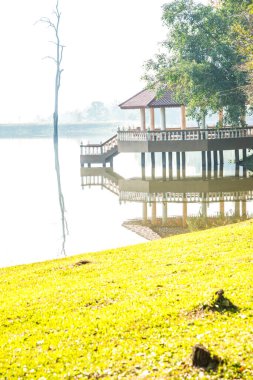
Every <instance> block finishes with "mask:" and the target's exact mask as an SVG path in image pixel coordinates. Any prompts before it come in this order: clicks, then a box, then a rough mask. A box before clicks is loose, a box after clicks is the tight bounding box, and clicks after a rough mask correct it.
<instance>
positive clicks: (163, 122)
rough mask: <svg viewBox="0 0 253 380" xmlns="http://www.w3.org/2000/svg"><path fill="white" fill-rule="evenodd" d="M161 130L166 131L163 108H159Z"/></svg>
mask: <svg viewBox="0 0 253 380" xmlns="http://www.w3.org/2000/svg"><path fill="white" fill-rule="evenodd" d="M160 110H161V129H163V130H165V129H166V115H165V107H161V108H160Z"/></svg>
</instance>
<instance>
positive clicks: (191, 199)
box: [81, 167, 253, 236]
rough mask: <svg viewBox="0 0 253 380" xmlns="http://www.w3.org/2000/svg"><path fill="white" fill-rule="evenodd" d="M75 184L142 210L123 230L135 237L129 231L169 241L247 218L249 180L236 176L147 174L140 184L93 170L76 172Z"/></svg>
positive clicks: (251, 195) (252, 184)
mask: <svg viewBox="0 0 253 380" xmlns="http://www.w3.org/2000/svg"><path fill="white" fill-rule="evenodd" d="M81 181H82V184H81V186H82V188H84V187H93V186H100V187H101V188H105V189H107V190H109V191H111V192H113V193H114V194H116V195H117V196H118V198H119V201H120V202H126V203H127V202H131V203H133V202H135V203H140V204H142V211H140V213H141V215H138V216H137V217H136V215H135V216H134V217H135V218H133V219H131V220H128V221H126V222H124V224H123V225H124V226H125V227H127V228H130V229H133V230H135V231H136V232H138V229H136V228H134V226H147V227H149V228H150V229H152V230H153V231H155V232H156V233H157V234H158V235H159V236H169V235H172V234H177V233H184V232H187V231H190V230H195V229H203V228H209V227H212V226H218V225H224V224H229V223H233V222H235V221H239V220H245V219H248V218H250V217H253V216H252V214H253V212H252V202H253V178H252V177H250V175H249V173H248V172H247V175H245V171H243V174H242V176H239V175H238V172H236V173H235V175H234V176H231V175H230V176H220V177H217V176H215V175H214V176H212V177H206V176H204V177H203V176H202V177H187V178H186V177H176V178H172V179H167V178H164V175H162V176H161V177H158V176H157V177H155V174H154V172H153V173H152V176H151V177H146V176H145V175H143V173H142V176H141V177H140V178H131V179H124V178H123V177H122V176H120V175H119V174H117V173H116V172H114V171H113V170H112V169H111V168H101V167H99V168H98V167H93V168H81ZM175 209H177V212H176V213H175ZM139 230H140V231H141V229H139ZM138 233H139V232H138ZM140 234H141V233H140Z"/></svg>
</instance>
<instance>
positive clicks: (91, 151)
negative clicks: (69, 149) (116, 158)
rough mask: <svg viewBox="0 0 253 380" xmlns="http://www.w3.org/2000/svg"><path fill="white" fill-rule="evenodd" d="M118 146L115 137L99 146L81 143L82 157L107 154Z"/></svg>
mask: <svg viewBox="0 0 253 380" xmlns="http://www.w3.org/2000/svg"><path fill="white" fill-rule="evenodd" d="M117 145H118V140H117V135H114V136H113V137H111V138H110V139H109V140H106V141H105V142H103V143H100V144H89V143H88V144H83V143H81V145H80V148H81V154H82V155H102V154H104V153H107V152H109V151H110V150H112V149H113V148H115V147H116V146H117Z"/></svg>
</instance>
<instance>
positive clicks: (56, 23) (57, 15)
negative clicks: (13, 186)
mask: <svg viewBox="0 0 253 380" xmlns="http://www.w3.org/2000/svg"><path fill="white" fill-rule="evenodd" d="M53 16H54V20H51V19H50V18H48V17H42V18H41V19H40V22H42V23H45V24H46V25H47V26H48V27H49V28H51V29H52V30H53V32H54V35H55V40H54V41H51V42H52V43H53V44H54V45H55V48H56V51H55V56H47V57H45V58H48V59H51V60H53V62H54V63H55V65H56V72H55V84H54V114H53V125H54V156H55V170H56V176H57V185H58V196H59V204H60V209H61V220H62V233H63V241H62V253H63V254H64V255H65V254H66V252H65V243H66V235H67V234H68V224H67V220H66V217H65V212H66V210H65V202H64V196H63V193H62V187H61V175H60V162H59V150H58V119H59V118H58V109H59V91H60V86H61V75H62V72H63V69H62V68H61V64H62V58H63V49H64V45H62V44H61V40H60V22H61V12H60V10H59V0H57V1H56V5H55V10H54V12H53Z"/></svg>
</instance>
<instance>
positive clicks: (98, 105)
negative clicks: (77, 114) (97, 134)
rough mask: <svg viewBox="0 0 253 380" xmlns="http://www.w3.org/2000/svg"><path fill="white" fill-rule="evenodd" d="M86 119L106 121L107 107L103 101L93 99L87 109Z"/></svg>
mask: <svg viewBox="0 0 253 380" xmlns="http://www.w3.org/2000/svg"><path fill="white" fill-rule="evenodd" d="M87 119H90V120H99V121H106V120H108V109H107V108H106V106H105V105H104V103H103V102H100V101H94V102H92V103H91V105H90V107H89V108H88V110H87Z"/></svg>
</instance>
